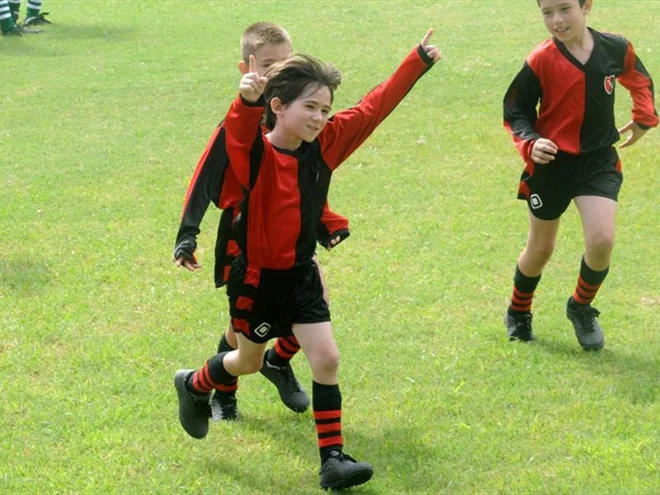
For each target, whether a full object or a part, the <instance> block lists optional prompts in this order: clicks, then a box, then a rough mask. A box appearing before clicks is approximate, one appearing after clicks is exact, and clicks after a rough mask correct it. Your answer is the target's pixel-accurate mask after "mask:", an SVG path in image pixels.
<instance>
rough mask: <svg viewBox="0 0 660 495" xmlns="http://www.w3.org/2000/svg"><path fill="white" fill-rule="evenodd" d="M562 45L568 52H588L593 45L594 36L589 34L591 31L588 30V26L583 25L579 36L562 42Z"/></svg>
mask: <svg viewBox="0 0 660 495" xmlns="http://www.w3.org/2000/svg"><path fill="white" fill-rule="evenodd" d="M564 46H565V47H566V49H567V50H569V51H570V52H578V53H582V54H584V53H588V54H590V53H591V50H592V49H593V47H594V37H593V35H592V34H591V31H589V28H587V27H585V28H584V32H583V33H582V34H581V36H576V37H575V38H574V39H572V40H571V41H568V42H566V43H564Z"/></svg>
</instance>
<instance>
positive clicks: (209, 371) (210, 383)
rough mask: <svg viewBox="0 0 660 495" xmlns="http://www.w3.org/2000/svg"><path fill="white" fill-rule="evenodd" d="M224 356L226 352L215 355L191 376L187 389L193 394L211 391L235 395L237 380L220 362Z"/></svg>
mask: <svg viewBox="0 0 660 495" xmlns="http://www.w3.org/2000/svg"><path fill="white" fill-rule="evenodd" d="M226 354H227V353H226V352H221V353H220V354H216V355H215V356H213V357H212V358H211V359H209V360H208V361H206V363H205V364H204V366H202V367H201V368H200V369H199V370H197V371H195V372H194V373H193V374H192V376H191V377H190V379H189V382H188V388H189V389H190V390H191V391H192V392H193V393H195V394H200V395H204V394H208V393H209V392H210V391H211V390H213V389H215V390H217V391H218V392H225V393H228V394H234V393H236V389H237V388H238V378H237V377H235V376H234V375H230V374H229V372H228V371H227V370H226V369H225V366H224V364H223V362H222V361H223V359H224V357H225V355H226Z"/></svg>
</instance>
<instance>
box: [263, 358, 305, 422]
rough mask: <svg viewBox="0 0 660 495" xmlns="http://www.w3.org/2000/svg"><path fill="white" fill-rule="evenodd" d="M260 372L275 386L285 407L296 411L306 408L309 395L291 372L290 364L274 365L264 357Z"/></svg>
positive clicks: (303, 410)
mask: <svg viewBox="0 0 660 495" xmlns="http://www.w3.org/2000/svg"><path fill="white" fill-rule="evenodd" d="M260 372H261V374H262V375H264V376H265V377H266V378H268V380H270V381H271V382H272V383H273V385H275V386H276V387H277V391H278V392H279V393H280V399H282V402H284V405H285V406H286V407H288V408H289V409H291V410H292V411H293V412H297V413H301V412H305V411H306V410H307V408H308V407H309V397H308V396H307V392H305V390H304V389H303V388H302V386H301V385H300V383H299V382H298V380H297V379H296V377H295V375H294V374H293V369H292V368H291V365H290V364H287V365H286V366H275V365H272V364H270V363H269V362H268V360H267V359H266V358H265V357H264V365H263V366H262V367H261V370H260Z"/></svg>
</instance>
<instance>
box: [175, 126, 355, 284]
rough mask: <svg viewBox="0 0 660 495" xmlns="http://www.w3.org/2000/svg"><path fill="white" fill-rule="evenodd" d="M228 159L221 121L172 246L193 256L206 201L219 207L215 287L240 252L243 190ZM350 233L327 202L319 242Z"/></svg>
mask: <svg viewBox="0 0 660 495" xmlns="http://www.w3.org/2000/svg"><path fill="white" fill-rule="evenodd" d="M255 137H256V133H255ZM228 163H229V156H228V154H227V150H226V129H225V126H224V123H220V125H219V126H218V127H217V129H216V130H215V132H214V133H213V135H212V136H211V139H210V140H209V142H208V144H207V146H206V149H205V150H204V153H203V154H202V156H201V158H200V160H199V162H198V164H197V167H196V169H195V173H194V174H193V177H192V179H191V181H190V184H189V186H188V191H187V193H186V198H185V201H184V205H183V213H182V215H181V225H180V227H179V231H178V233H177V236H176V243H175V249H174V257H175V258H179V257H180V256H185V257H186V258H189V259H192V260H194V259H195V256H194V253H195V250H196V249H197V241H196V238H197V235H199V232H200V229H199V226H200V223H201V222H202V219H203V218H204V214H205V213H206V210H207V208H208V206H209V204H210V203H211V202H213V204H215V205H216V206H217V207H218V208H220V209H222V210H223V212H222V215H221V216H220V223H219V225H218V235H217V238H216V243H215V268H214V278H215V285H216V287H222V286H224V285H225V284H226V283H227V279H228V277H229V267H230V265H231V262H232V261H233V260H234V259H235V258H236V256H237V255H238V254H239V249H238V245H237V243H236V241H235V240H234V238H233V233H232V223H233V221H234V219H235V217H236V215H237V213H238V205H239V204H240V203H241V201H242V200H243V193H244V191H243V187H242V186H241V184H240V183H239V182H238V181H237V179H236V176H235V175H234V173H233V171H232V169H231V167H228ZM349 235H350V231H349V225H348V219H346V218H344V217H342V216H341V215H338V214H336V213H334V212H332V211H331V210H330V209H329V208H328V206H327V203H326V205H325V207H324V209H323V215H322V216H321V219H320V221H319V223H318V226H317V237H316V239H317V240H318V242H319V243H320V244H322V245H323V246H324V247H331V246H330V239H334V238H336V237H339V239H340V242H341V241H342V240H344V239H345V238H346V237H348V236H349Z"/></svg>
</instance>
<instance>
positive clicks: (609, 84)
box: [605, 76, 616, 95]
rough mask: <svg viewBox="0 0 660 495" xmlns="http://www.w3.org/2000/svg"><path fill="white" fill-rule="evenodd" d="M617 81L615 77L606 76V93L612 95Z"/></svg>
mask: <svg viewBox="0 0 660 495" xmlns="http://www.w3.org/2000/svg"><path fill="white" fill-rule="evenodd" d="M615 81H616V79H615V78H614V76H605V92H607V94H608V95H611V94H612V93H613V92H614V83H615Z"/></svg>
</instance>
